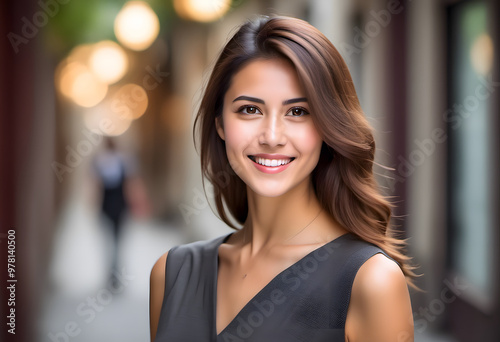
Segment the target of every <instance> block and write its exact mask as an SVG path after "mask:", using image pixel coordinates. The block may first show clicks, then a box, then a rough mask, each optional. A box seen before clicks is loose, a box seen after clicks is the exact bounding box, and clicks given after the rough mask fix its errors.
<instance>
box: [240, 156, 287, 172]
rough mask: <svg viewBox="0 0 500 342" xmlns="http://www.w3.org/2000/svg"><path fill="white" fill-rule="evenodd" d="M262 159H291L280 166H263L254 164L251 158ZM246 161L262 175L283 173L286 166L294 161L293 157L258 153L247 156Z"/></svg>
mask: <svg viewBox="0 0 500 342" xmlns="http://www.w3.org/2000/svg"><path fill="white" fill-rule="evenodd" d="M251 157H252V158H255V157H258V158H264V159H291V160H290V162H289V163H287V164H284V165H280V166H265V165H261V164H259V163H257V162H255V161H254V160H253V159H252V158H251ZM248 159H250V160H251V161H252V164H253V165H254V166H255V168H256V169H257V170H259V171H261V172H263V173H268V174H275V173H280V172H283V171H285V170H286V169H287V168H288V166H290V164H291V163H292V162H293V161H294V160H295V157H290V156H286V155H283V154H268V153H258V154H252V155H249V156H248Z"/></svg>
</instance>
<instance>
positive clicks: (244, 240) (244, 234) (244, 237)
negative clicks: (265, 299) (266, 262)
mask: <svg viewBox="0 0 500 342" xmlns="http://www.w3.org/2000/svg"><path fill="white" fill-rule="evenodd" d="M322 211H323V208H321V209H320V210H319V212H318V213H317V214H316V216H314V218H313V219H312V220H311V221H310V222H309V223H308V224H306V225H305V226H304V228H302V229H301V230H299V231H298V232H297V233H295V234H294V235H292V236H291V237H289V238H287V239H285V240H283V242H282V244H283V243H285V242H287V241H289V240H291V239H293V238H294V237H296V236H297V235H299V234H300V233H302V232H303V231H304V230H305V229H306V228H307V227H309V226H310V225H311V223H313V222H314V221H315V220H316V219H317V218H318V216H319V214H321V212H322ZM245 243H246V231H244V232H243V244H245ZM267 253H269V249H268V251H267ZM267 253H266V255H267ZM247 274H248V272H247V273H245V274H244V275H243V277H242V279H245V278H246V277H247Z"/></svg>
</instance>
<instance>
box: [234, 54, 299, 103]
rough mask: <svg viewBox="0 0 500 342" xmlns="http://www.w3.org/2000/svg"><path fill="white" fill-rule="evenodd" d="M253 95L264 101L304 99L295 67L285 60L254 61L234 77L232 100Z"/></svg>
mask: <svg viewBox="0 0 500 342" xmlns="http://www.w3.org/2000/svg"><path fill="white" fill-rule="evenodd" d="M239 95H252V96H256V97H259V98H262V99H269V98H277V99H280V100H281V99H286V98H292V97H304V96H305V93H304V91H303V89H302V86H301V85H300V82H299V79H298V76H297V72H296V70H295V68H294V66H293V65H292V64H291V63H290V62H289V61H287V60H285V59H283V58H273V59H258V60H254V61H252V62H250V63H248V64H247V65H245V66H244V67H243V68H241V69H240V70H239V71H238V72H237V73H235V74H234V75H233V78H232V80H231V84H230V86H229V89H228V91H227V93H226V96H229V97H230V98H233V97H237V96H239Z"/></svg>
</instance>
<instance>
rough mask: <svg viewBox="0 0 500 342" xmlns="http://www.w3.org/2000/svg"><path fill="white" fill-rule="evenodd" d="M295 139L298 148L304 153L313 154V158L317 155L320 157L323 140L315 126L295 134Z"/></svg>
mask: <svg viewBox="0 0 500 342" xmlns="http://www.w3.org/2000/svg"><path fill="white" fill-rule="evenodd" d="M294 137H295V139H294V140H295V141H296V143H297V146H298V147H299V148H300V149H301V150H302V151H303V152H304V153H309V154H312V156H315V155H316V154H317V155H318V156H319V153H320V151H321V145H322V144H323V140H322V139H321V137H320V136H319V134H318V132H317V130H316V128H315V127H314V126H313V125H311V126H307V127H304V128H303V129H301V130H300V131H298V132H295V134H294Z"/></svg>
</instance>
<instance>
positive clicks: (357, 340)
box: [345, 254, 413, 342]
mask: <svg viewBox="0 0 500 342" xmlns="http://www.w3.org/2000/svg"><path fill="white" fill-rule="evenodd" d="M345 333H346V341H348V342H365V341H366V342H411V341H413V316H412V310H411V303H410V295H409V293H408V287H407V285H406V280H405V277H404V275H403V272H402V271H401V269H400V268H399V266H398V265H397V264H396V263H395V262H394V261H392V260H390V259H388V258H387V257H386V256H384V255H383V254H376V255H374V256H373V257H371V258H370V259H368V260H367V261H366V262H365V263H364V264H363V266H361V268H360V269H359V271H358V273H357V275H356V278H355V279H354V284H353V286H352V294H351V301H350V303H349V311H348V313H347V319H346V327H345Z"/></svg>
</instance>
